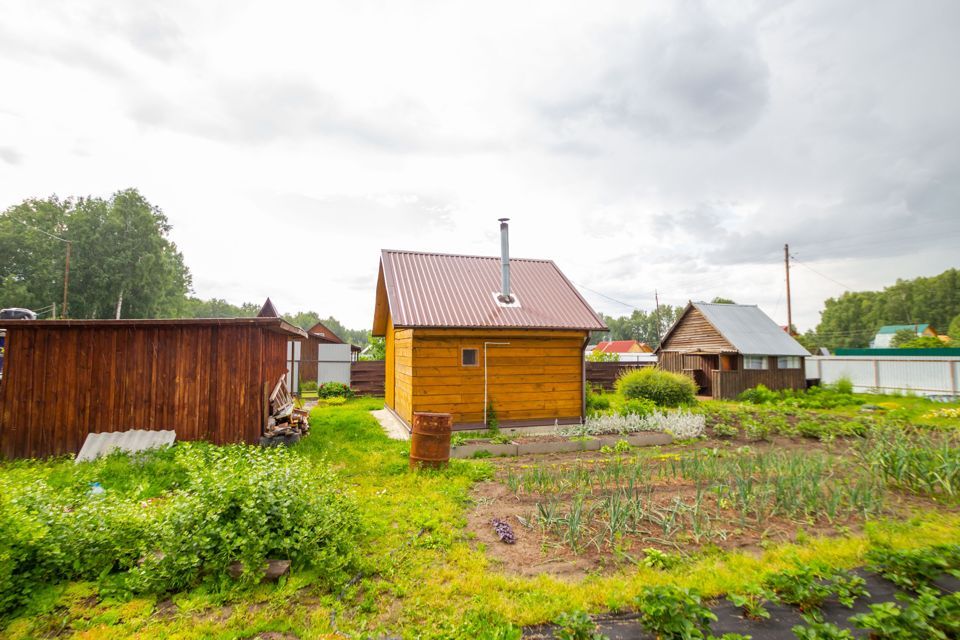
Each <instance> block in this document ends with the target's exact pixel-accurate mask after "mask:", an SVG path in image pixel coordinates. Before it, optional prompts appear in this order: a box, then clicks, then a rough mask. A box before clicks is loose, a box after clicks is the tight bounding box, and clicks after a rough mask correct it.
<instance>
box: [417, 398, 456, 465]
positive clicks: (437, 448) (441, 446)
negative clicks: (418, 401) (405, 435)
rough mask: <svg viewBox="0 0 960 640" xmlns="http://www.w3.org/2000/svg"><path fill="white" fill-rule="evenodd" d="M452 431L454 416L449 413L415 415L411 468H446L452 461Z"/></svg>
mask: <svg viewBox="0 0 960 640" xmlns="http://www.w3.org/2000/svg"><path fill="white" fill-rule="evenodd" d="M452 429H453V416H452V415H450V414H449V413H426V412H417V413H414V414H413V429H411V431H410V468H411V469H416V468H417V467H431V468H434V469H436V468H438V467H443V466H446V464H447V463H448V462H449V461H450V431H451V430H452Z"/></svg>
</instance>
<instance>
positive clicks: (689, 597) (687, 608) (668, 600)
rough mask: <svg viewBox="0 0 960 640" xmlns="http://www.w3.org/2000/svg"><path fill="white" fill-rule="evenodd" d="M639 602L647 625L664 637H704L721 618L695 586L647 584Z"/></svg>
mask: <svg viewBox="0 0 960 640" xmlns="http://www.w3.org/2000/svg"><path fill="white" fill-rule="evenodd" d="M636 605H637V610H638V611H639V612H640V615H641V622H642V623H643V626H644V627H645V628H646V629H647V630H648V631H650V632H651V633H653V634H654V635H655V636H657V637H658V638H661V639H662V640H673V639H676V640H688V639H695V638H703V637H704V635H705V634H706V633H708V632H709V631H710V623H711V622H714V621H716V619H717V616H715V615H714V614H713V612H711V611H710V609H708V608H707V607H705V606H704V605H703V603H702V602H701V600H700V594H699V593H698V592H697V591H695V590H693V589H682V588H679V587H673V586H661V587H647V588H646V589H644V590H643V592H641V594H640V595H639V596H637V599H636Z"/></svg>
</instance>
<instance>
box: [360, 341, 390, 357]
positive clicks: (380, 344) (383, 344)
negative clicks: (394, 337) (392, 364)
mask: <svg viewBox="0 0 960 640" xmlns="http://www.w3.org/2000/svg"><path fill="white" fill-rule="evenodd" d="M358 344H359V343H358ZM360 359H361V360H364V361H366V360H386V359H387V340H386V338H370V349H369V350H368V351H367V352H366V353H364V354H363V355H361V356H360Z"/></svg>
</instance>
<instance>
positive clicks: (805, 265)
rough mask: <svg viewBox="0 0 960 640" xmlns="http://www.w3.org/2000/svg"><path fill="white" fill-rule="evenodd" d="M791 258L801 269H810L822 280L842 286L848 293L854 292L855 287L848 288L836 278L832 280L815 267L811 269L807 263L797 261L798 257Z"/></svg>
mask: <svg viewBox="0 0 960 640" xmlns="http://www.w3.org/2000/svg"><path fill="white" fill-rule="evenodd" d="M790 257H791V258H793V261H794V262H796V263H797V264H799V265H800V266H801V267H803V268H805V269H809V270H810V271H812V272H814V273H815V274H817V275H818V276H820V277H821V278H825V279H827V280H829V281H830V282H833V283H836V284H838V285H840V286H841V287H843V288H844V289H846V290H847V291H852V290H853V287H850V286H847V285H845V284H843V283H842V282H840V281H839V280H835V279H834V278H831V277H830V276H828V275H826V274H823V273H820V272H819V271H817V270H816V269H814V268H813V267H811V266H810V265H808V264H807V263H805V262H800V261H799V260H797V256H795V255H792V254H791V255H790Z"/></svg>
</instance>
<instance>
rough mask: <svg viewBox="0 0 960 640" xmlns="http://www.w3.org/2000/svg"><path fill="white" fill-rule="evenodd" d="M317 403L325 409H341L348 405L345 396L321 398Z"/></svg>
mask: <svg viewBox="0 0 960 640" xmlns="http://www.w3.org/2000/svg"><path fill="white" fill-rule="evenodd" d="M317 403H318V404H320V405H323V406H325V407H339V406H341V405H344V404H346V403H347V399H346V398H344V397H343V396H330V397H329V398H320V399H318V400H317Z"/></svg>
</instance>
